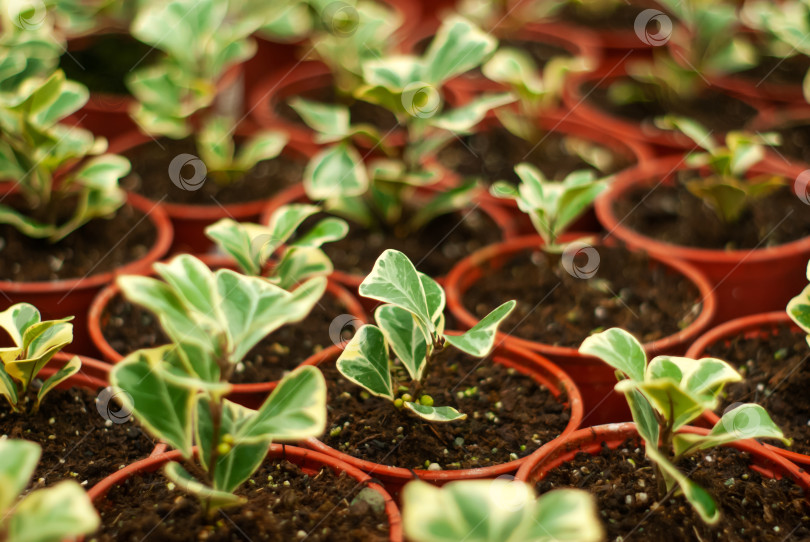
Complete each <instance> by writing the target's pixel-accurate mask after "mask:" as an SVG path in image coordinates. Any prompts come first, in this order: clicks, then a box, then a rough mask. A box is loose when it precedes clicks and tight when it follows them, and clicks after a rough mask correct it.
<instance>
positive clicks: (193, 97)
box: [116, 0, 299, 252]
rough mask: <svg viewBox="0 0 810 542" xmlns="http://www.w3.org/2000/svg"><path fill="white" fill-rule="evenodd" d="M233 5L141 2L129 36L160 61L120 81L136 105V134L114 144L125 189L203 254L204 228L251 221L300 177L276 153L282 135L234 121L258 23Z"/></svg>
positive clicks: (293, 162)
mask: <svg viewBox="0 0 810 542" xmlns="http://www.w3.org/2000/svg"><path fill="white" fill-rule="evenodd" d="M237 8H238V6H237V5H236V4H235V3H232V2H219V1H214V0H206V1H204V2H196V1H188V0H173V1H171V2H167V3H161V4H148V5H145V6H143V7H142V9H140V10H139V12H138V15H137V17H136V18H135V20H134V21H133V23H132V29H131V32H132V35H133V36H134V37H136V38H137V39H139V40H140V41H142V42H144V43H147V44H149V45H151V46H153V47H155V48H157V49H160V50H161V52H162V53H163V54H164V56H163V58H161V59H160V60H159V61H157V62H155V63H153V64H151V65H149V66H146V67H142V68H139V69H137V70H135V71H133V72H132V73H131V74H130V75H129V77H128V78H127V85H128V87H129V90H130V91H131V92H132V94H133V96H134V97H135V98H136V100H137V103H136V104H135V107H134V109H133V111H132V116H133V119H134V120H135V122H136V123H137V124H138V126H139V128H140V130H141V131H142V132H143V133H141V134H138V133H132V134H128V135H124V136H122V138H121V139H120V140H118V141H117V142H116V146H117V147H118V149H120V150H122V151H124V150H125V151H126V152H127V155H128V156H129V157H130V158H131V160H132V162H133V173H132V175H130V176H129V177H128V178H127V180H126V184H127V187H128V188H129V189H130V190H134V191H136V192H138V193H140V194H143V195H144V196H146V197H148V198H149V199H151V200H153V201H156V202H157V201H160V202H163V206H164V207H166V209H167V211H168V213H169V216H170V217H171V218H172V220H173V222H174V224H175V226H176V227H177V230H178V236H177V237H178V242H181V241H182V243H183V248H186V249H190V250H192V251H197V252H204V251H205V249H207V248H209V247H210V242H209V241H208V240H207V239H206V238H205V236H204V234H203V229H204V228H205V226H207V225H209V224H211V223H213V222H216V220H218V219H219V218H222V217H225V216H230V217H233V218H235V219H237V220H244V219H251V218H255V217H256V216H257V215H258V214H259V210H260V209H261V207H262V206H263V204H264V201H265V200H266V198H268V197H269V196H270V195H272V194H273V193H275V192H276V191H278V190H279V189H280V188H282V187H283V186H284V185H285V184H287V183H291V182H295V180H297V179H295V177H296V175H297V174H298V172H299V170H298V169H297V162H296V160H295V159H292V158H287V157H282V156H280V154H281V151H282V149H283V148H284V147H285V145H286V143H287V139H288V138H287V136H286V135H285V134H283V133H282V132H279V131H277V130H260V131H255V130H254V131H251V130H249V129H248V128H246V127H243V125H242V124H241V122H240V119H241V118H242V117H243V105H242V101H243V96H242V95H243V90H242V88H241V82H240V81H241V79H240V78H241V71H240V69H239V67H240V63H241V62H243V61H244V60H245V59H247V58H249V57H251V56H252V55H253V54H254V53H255V49H256V45H255V42H254V41H253V40H252V39H251V37H250V36H251V34H252V32H253V31H255V30H256V29H257V28H258V27H259V26H260V25H261V23H262V21H263V20H264V19H263V17H262V16H261V13H257V14H250V13H242V12H241V11H239V10H238V9H237ZM144 134H146V135H144ZM147 135H148V136H151V137H153V138H160V139H158V140H156V141H151V140H149V139H148V137H147ZM261 162H266V163H265V164H264V165H261V164H260V163H261ZM212 198H213V199H212ZM164 199H166V201H165V202H164ZM230 204H233V205H230ZM223 207H224V208H223ZM175 248H178V247H175Z"/></svg>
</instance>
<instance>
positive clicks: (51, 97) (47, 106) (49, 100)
mask: <svg viewBox="0 0 810 542" xmlns="http://www.w3.org/2000/svg"><path fill="white" fill-rule="evenodd" d="M89 96H90V93H89V92H88V90H87V87H85V86H84V85H82V84H80V83H77V82H75V81H66V80H65V74H64V72H62V71H61V70H59V71H57V72H55V73H54V74H53V75H52V76H51V78H50V79H49V80H48V81H47V82H46V83H45V84H44V85H43V86H42V87H40V89H39V90H37V91H36V92H35V93H34V94H33V95H32V96H31V98H30V99H29V100H28V104H29V108H30V109H29V111H28V115H30V117H29V118H30V120H31V122H32V123H33V124H34V125H36V126H38V127H40V128H48V127H50V126H52V125H53V124H55V123H57V122H59V121H60V120H62V119H63V118H65V117H67V116H68V115H70V114H71V113H74V112H76V111H78V110H79V109H80V108H81V107H82V106H83V105H84V104H85V103H87V99H88V98H89Z"/></svg>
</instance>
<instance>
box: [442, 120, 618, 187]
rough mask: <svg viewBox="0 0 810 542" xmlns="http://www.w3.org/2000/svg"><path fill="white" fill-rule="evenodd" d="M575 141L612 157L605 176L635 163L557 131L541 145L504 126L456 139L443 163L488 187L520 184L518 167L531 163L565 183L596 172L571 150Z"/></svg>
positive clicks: (547, 135) (546, 135)
mask: <svg viewBox="0 0 810 542" xmlns="http://www.w3.org/2000/svg"><path fill="white" fill-rule="evenodd" d="M573 142H578V143H586V144H589V145H591V146H593V147H595V148H596V149H598V151H599V152H600V153H602V154H607V155H608V156H609V159H608V164H607V166H606V167H604V171H603V173H605V174H609V173H615V172H616V171H619V170H621V169H624V168H625V167H627V166H629V165H630V164H631V163H632V161H631V160H630V159H629V158H627V157H625V156H621V155H618V154H615V153H614V152H612V151H611V150H609V149H607V148H605V147H603V146H601V145H598V144H596V143H591V142H587V141H584V140H581V139H579V138H576V137H574V136H566V135H564V134H560V133H557V132H546V133H544V134H542V135H541V137H540V141H539V142H538V143H536V144H535V143H529V142H528V141H526V140H524V139H521V138H519V137H517V136H515V135H513V134H512V133H510V132H509V131H508V130H506V129H505V128H502V127H496V128H490V129H489V130H485V131H482V132H477V133H474V134H471V135H468V136H463V137H461V138H460V139H454V140H453V141H452V142H451V143H450V144H449V145H448V146H447V147H445V148H444V149H442V150H441V151H440V152H439V154H438V159H439V162H441V164H442V165H443V166H444V167H446V168H447V169H450V170H453V171H455V172H456V173H458V174H460V175H462V176H465V177H480V178H481V180H482V181H483V182H484V183H486V184H492V183H493V182H495V181H501V180H503V181H509V182H512V183H519V182H520V178H519V177H518V176H517V174H516V173H515V165H516V164H519V163H520V162H529V163H530V164H532V165H534V166H537V167H538V168H539V169H540V171H542V172H543V174H544V175H545V176H546V178H548V179H556V180H562V179H564V178H565V177H566V175H568V174H569V173H571V172H573V171H577V170H580V169H596V168H594V167H593V166H592V165H591V164H589V163H588V162H586V161H585V160H583V159H582V158H581V157H580V156H579V155H577V154H576V153H575V152H574V151H573V150H572V149H571V148H570V144H571V143H573Z"/></svg>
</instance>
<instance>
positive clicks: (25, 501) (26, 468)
mask: <svg viewBox="0 0 810 542" xmlns="http://www.w3.org/2000/svg"><path fill="white" fill-rule="evenodd" d="M41 453H42V450H41V449H40V447H39V446H38V445H37V444H36V443H34V442H30V441H27V440H12V439H7V438H3V439H0V457H2V458H3V461H2V463H0V479H2V480H3V498H2V499H0V537H2V539H3V540H7V541H8V542H27V541H29V540H39V541H41V542H59V541H60V540H65V538H66V537H75V536H80V535H83V534H87V533H90V532H92V531H94V530H95V529H96V527H97V526H98V524H99V518H98V513H97V512H96V511H95V510H94V509H93V505H92V503H91V502H90V499H89V498H88V497H87V493H85V492H84V490H83V489H82V487H81V486H80V485H79V484H78V483H77V482H76V481H75V480H64V481H62V482H59V483H58V484H56V485H54V486H52V487H48V488H42V489H37V490H36V491H32V492H31V493H28V494H27V495H25V496H24V497H22V498H20V497H21V494H22V493H23V491H24V490H25V489H26V487H27V486H28V483H29V481H30V479H31V476H32V475H33V474H34V469H36V466H37V463H38V462H39V457H40V455H41ZM18 499H19V500H18Z"/></svg>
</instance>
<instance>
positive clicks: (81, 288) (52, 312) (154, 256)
mask: <svg viewBox="0 0 810 542" xmlns="http://www.w3.org/2000/svg"><path fill="white" fill-rule="evenodd" d="M10 190H11V191H13V190H14V189H13V188H11V189H10ZM5 193H6V194H9V193H10V192H9V191H8V189H7V190H6V191H5ZM127 204H129V205H131V206H132V207H134V208H135V209H137V210H138V211H140V212H142V213H144V214H145V215H146V217H147V219H148V220H149V221H150V222H151V223H152V224H153V225H154V227H155V231H156V238H155V243H154V245H152V247H150V249H149V251H148V252H147V253H146V254H145V255H144V256H143V257H142V258H140V259H138V260H135V261H134V262H130V263H128V264H126V265H124V266H122V267H119V268H118V269H115V270H113V271H107V272H105V273H96V274H92V272H91V274H88V276H86V277H81V278H71V279H63V280H55V281H41V282H14V281H10V280H0V296H1V297H2V301H0V310H5V309H7V308H8V307H10V306H11V305H14V304H16V303H31V304H32V305H34V306H35V307H37V308H38V309H39V311H40V313H41V314H42V319H43V320H54V319H58V318H64V317H65V316H71V315H72V316H74V317H75V318H74V319H73V344H72V345H71V350H73V351H74V352H77V353H91V354H92V353H93V349H92V343H91V342H90V337H89V336H88V332H87V316H86V315H87V309H88V307H89V306H90V302H91V301H92V300H93V297H95V295H96V294H97V293H98V292H99V290H101V289H102V288H103V287H104V286H106V285H107V284H109V283H111V282H112V281H113V280H115V277H116V276H118V275H123V274H132V273H139V272H143V271H146V270H148V269H150V268H151V267H152V264H153V263H154V262H156V261H158V260H159V259H160V258H161V257H163V255H164V254H166V252H167V251H168V250H169V246H170V245H171V242H172V237H173V230H172V225H171V222H169V219H168V217H167V216H166V213H165V212H164V211H163V209H162V208H161V207H159V206H157V205H155V204H154V203H152V202H150V201H148V200H146V199H144V198H142V197H140V196H138V195H136V194H127Z"/></svg>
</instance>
